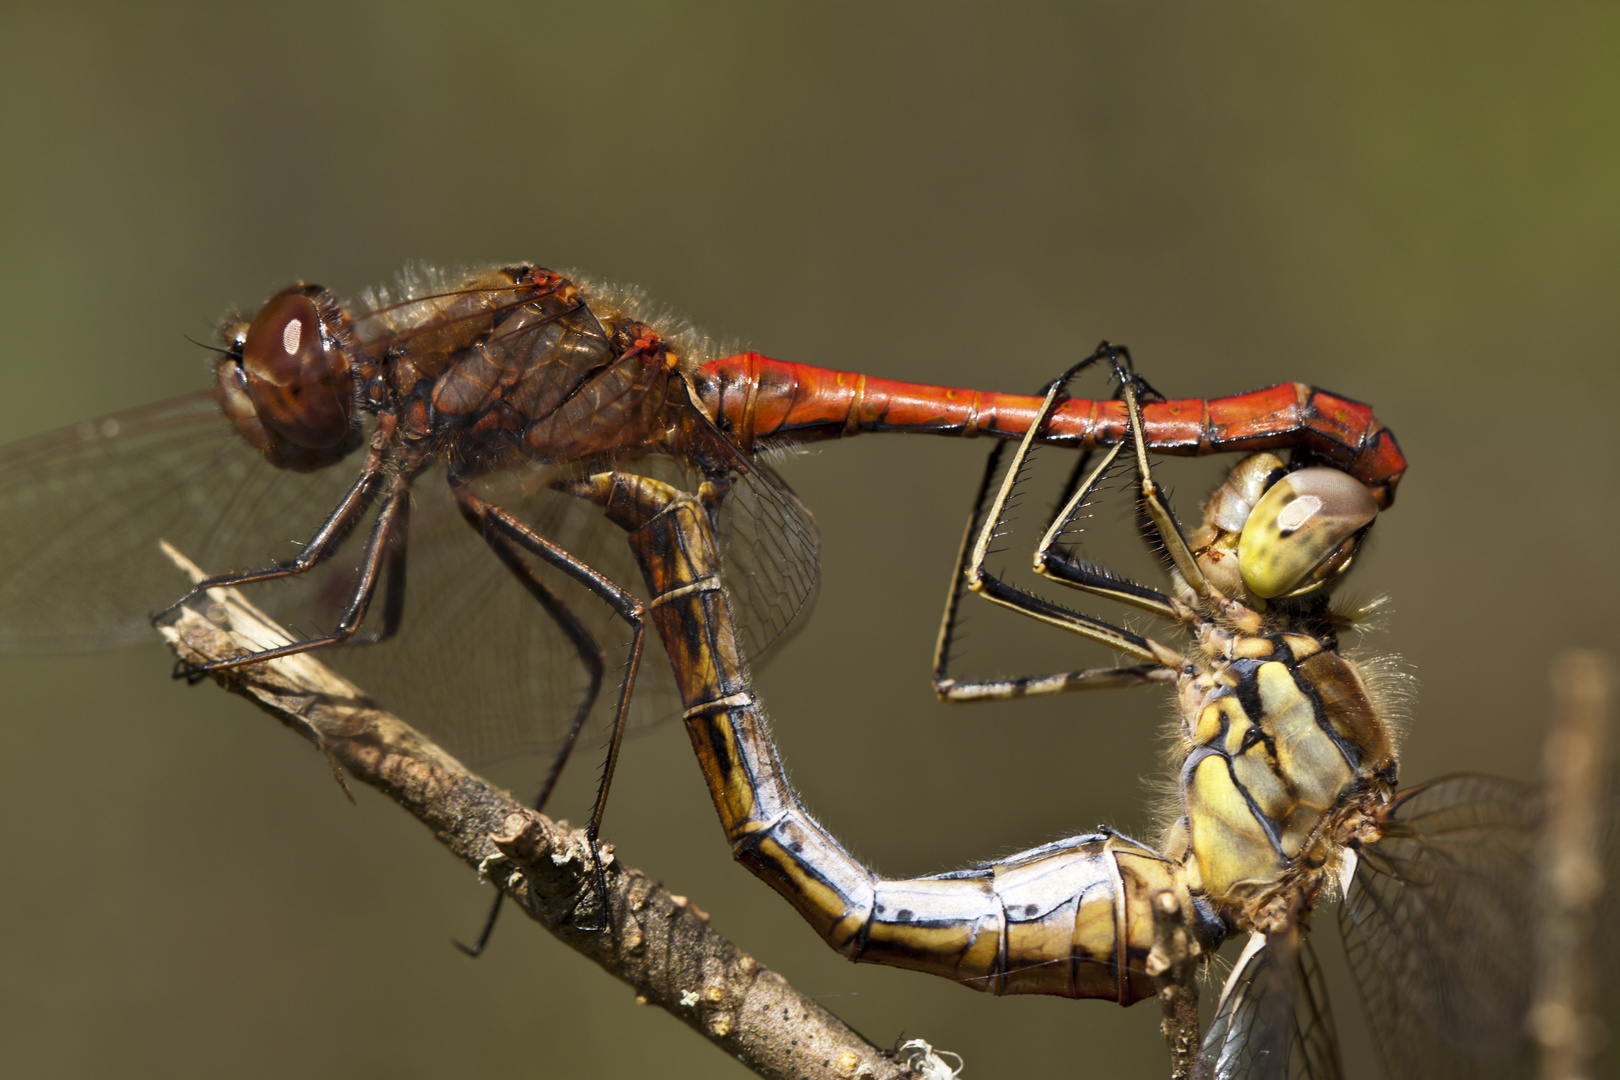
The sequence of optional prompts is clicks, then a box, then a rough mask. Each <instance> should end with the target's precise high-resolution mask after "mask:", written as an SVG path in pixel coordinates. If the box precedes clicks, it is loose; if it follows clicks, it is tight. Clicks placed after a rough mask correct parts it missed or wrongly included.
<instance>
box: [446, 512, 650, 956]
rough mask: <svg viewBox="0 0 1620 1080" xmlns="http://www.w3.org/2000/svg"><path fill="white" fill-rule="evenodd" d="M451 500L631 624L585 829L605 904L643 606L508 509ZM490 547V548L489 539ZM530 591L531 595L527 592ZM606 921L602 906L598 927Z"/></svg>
mask: <svg viewBox="0 0 1620 1080" xmlns="http://www.w3.org/2000/svg"><path fill="white" fill-rule="evenodd" d="M456 500H457V502H458V503H459V504H460V507H461V512H462V515H463V516H464V517H466V518H467V520H468V521H469V522H471V523H472V524H473V525H474V526H475V527H476V528H477V529H478V530H479V531H480V532H481V533H483V534H484V536H485V538H486V540H487V539H489V538H490V537H499V538H500V539H501V540H504V541H505V542H506V543H507V544H509V545H511V546H512V547H513V548H515V549H516V550H519V551H524V552H527V553H529V554H530V555H533V556H535V557H536V558H538V559H540V560H542V561H543V562H546V563H548V564H550V565H551V566H554V567H556V568H557V569H558V570H560V571H562V572H563V573H564V574H567V575H568V576H569V577H571V578H573V579H574V580H575V581H577V582H579V583H580V584H581V585H583V586H584V587H585V588H586V589H588V590H590V591H591V592H592V593H594V594H596V596H598V597H599V598H601V599H602V601H603V602H605V603H606V604H607V605H608V606H609V607H611V608H612V609H613V610H614V612H615V613H616V614H618V616H619V617H620V618H622V619H623V620H624V621H625V622H626V623H627V624H628V625H629V626H630V631H631V639H630V656H629V658H628V659H627V660H626V661H625V668H624V679H623V681H621V682H620V684H619V704H618V708H617V710H616V711H615V713H614V719H613V733H612V735H611V737H610V738H609V740H608V752H607V757H606V759H605V760H604V761H603V762H602V775H601V779H600V780H599V781H598V783H597V788H596V802H595V804H594V805H593V806H592V808H591V819H590V823H589V824H588V825H587V826H586V829H585V834H586V836H587V837H588V838H589V839H590V845H591V862H592V864H593V866H594V867H595V870H596V882H597V890H598V892H599V893H600V895H601V896H602V901H603V903H604V904H606V902H607V871H606V869H605V868H604V867H603V865H602V856H601V854H600V852H599V851H598V850H597V843H596V841H597V837H598V836H599V835H601V829H602V814H603V812H604V811H605V810H606V809H607V796H608V790H609V789H610V788H611V787H612V785H613V770H614V767H615V766H616V765H617V764H618V761H619V748H620V745H621V744H622V743H623V741H624V732H625V727H626V725H627V723H628V720H629V710H630V695H631V692H632V691H633V690H634V689H635V684H636V672H637V671H638V670H639V669H640V667H641V650H642V646H643V644H644V642H645V638H646V626H645V618H644V617H645V614H646V610H645V609H644V608H643V607H642V605H641V601H639V600H637V599H636V598H635V597H634V596H632V595H631V594H630V593H628V592H626V591H625V590H624V589H621V588H620V587H619V586H618V585H616V584H614V583H613V581H611V580H610V579H609V578H608V577H607V576H606V575H604V574H602V573H601V572H600V571H598V570H596V569H594V568H592V567H591V566H590V565H589V564H587V563H585V562H583V561H581V560H580V559H578V558H576V557H575V556H573V555H571V554H569V552H567V551H566V550H564V549H563V548H561V547H559V546H558V545H556V544H554V543H552V542H551V541H550V540H547V539H546V538H545V537H544V536H541V535H540V534H539V533H538V532H536V531H535V530H534V529H533V528H532V527H531V526H530V525H529V524H528V523H527V522H525V521H523V520H522V519H521V518H518V517H517V516H516V515H514V514H513V513H511V511H509V510H506V509H504V508H502V507H499V506H496V505H495V504H494V503H491V502H489V501H488V500H486V499H483V498H480V497H479V496H478V495H475V494H474V493H473V492H471V491H469V490H468V489H466V488H465V487H457V488H456ZM491 546H494V543H493V541H491ZM498 550H499V549H498V548H497V551H498ZM509 565H510V564H509ZM531 595H534V592H533V591H532V590H531ZM576 720H582V715H581V714H577V713H576ZM570 738H572V736H571V737H570ZM556 768H557V769H558V770H560V769H561V765H560V764H559V765H557V766H556ZM547 794H549V792H547ZM609 925H611V923H610V921H609V919H608V915H607V912H606V910H604V911H603V912H602V926H603V927H607V926H609Z"/></svg>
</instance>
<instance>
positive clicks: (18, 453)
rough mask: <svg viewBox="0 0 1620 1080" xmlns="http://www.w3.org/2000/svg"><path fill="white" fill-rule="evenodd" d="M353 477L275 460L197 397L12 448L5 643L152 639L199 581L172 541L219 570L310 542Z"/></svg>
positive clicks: (1, 476) (0, 462)
mask: <svg viewBox="0 0 1620 1080" xmlns="http://www.w3.org/2000/svg"><path fill="white" fill-rule="evenodd" d="M353 480H354V470H353V469H350V468H344V467H342V466H340V467H338V468H336V469H329V470H326V471H323V472H318V473H293V472H288V471H285V470H281V469H276V468H273V467H271V466H269V465H268V464H266V463H265V462H264V460H263V459H262V458H261V457H260V455H259V454H258V453H257V452H256V451H255V450H254V449H253V448H252V447H250V446H249V445H248V444H247V443H246V442H244V441H243V440H242V439H241V438H240V437H239V436H238V435H237V434H236V433H235V431H234V429H233V428H232V427H231V425H230V424H229V423H228V422H227V421H225V420H224V418H223V417H222V416H221V415H220V412H219V407H218V406H217V405H216V404H215V403H214V399H213V397H212V395H211V394H208V393H198V394H190V395H187V396H185V397H180V398H175V399H173V400H170V401H165V402H160V403H158V404H156V405H149V406H145V407H142V408H138V409H131V410H128V411H126V412H121V413H114V414H113V415H111V416H105V417H102V418H100V419H98V420H86V421H84V422H82V423H80V424H77V425H74V426H72V427H68V428H64V429H62V430H60V431H55V432H50V433H48V434H45V435H40V436H37V437H35V438H32V439H25V440H23V441H21V442H18V443H14V444H12V445H10V446H7V447H4V448H0V649H5V650H8V651H34V652H62V651H72V650H80V649H96V648H106V647H109V646H115V645H127V644H131V643H134V642H140V641H149V640H154V639H153V636H152V635H153V631H152V626H151V622H150V616H151V615H152V613H154V612H156V611H160V610H162V609H163V608H165V607H167V606H168V605H169V604H170V603H171V602H172V601H173V600H175V599H176V598H177V597H179V596H180V595H182V594H183V593H184V592H185V591H186V588H187V586H188V584H189V583H188V582H187V581H186V579H185V577H184V575H182V574H181V573H180V572H179V571H178V570H176V569H175V567H174V565H173V564H172V563H170V562H169V561H168V560H167V559H165V558H164V557H163V555H162V554H161V553H160V552H159V550H158V547H157V540H158V538H160V537H162V538H166V539H168V540H169V541H170V542H171V543H173V544H175V545H176V546H177V547H179V548H180V549H181V550H182V551H184V552H186V553H187V554H188V555H190V556H191V557H192V558H193V559H194V560H196V561H197V562H198V563H199V564H200V565H203V566H207V567H211V568H214V569H229V568H233V567H249V566H264V565H267V564H269V563H271V562H273V561H275V560H277V559H284V558H287V557H288V556H290V555H292V554H294V553H295V552H296V551H297V550H298V545H299V544H300V543H301V542H302V541H303V540H304V539H305V538H307V537H308V536H309V535H310V534H311V533H312V532H313V531H314V529H315V527H316V525H317V524H318V523H319V522H320V521H321V519H322V518H323V517H324V516H325V515H326V513H327V512H328V511H329V510H330V509H331V507H332V506H334V505H335V504H336V503H337V501H338V499H339V498H340V497H341V496H342V494H343V492H344V491H345V490H347V488H348V487H349V485H350V484H351V483H352V482H353Z"/></svg>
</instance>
